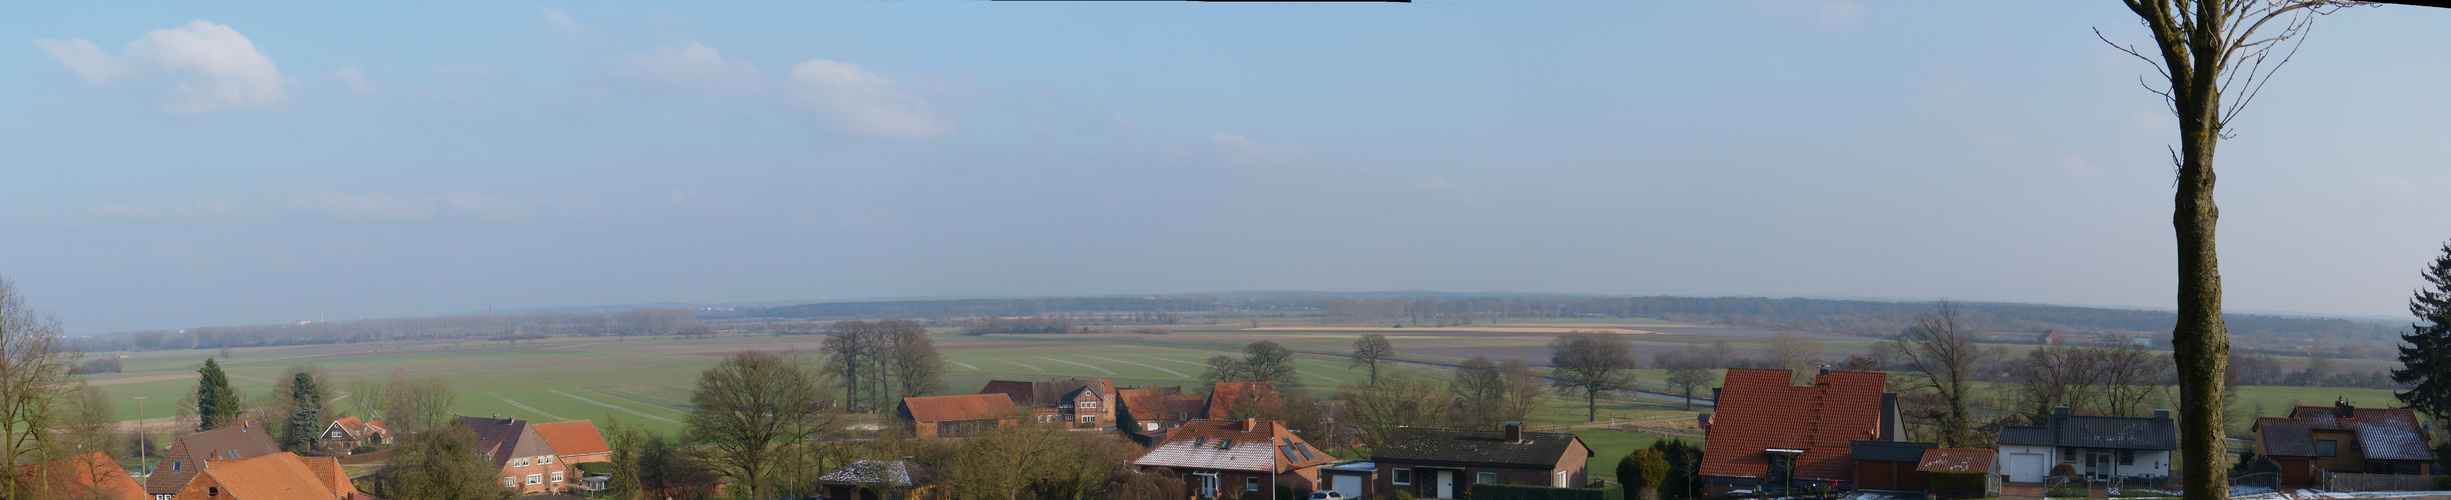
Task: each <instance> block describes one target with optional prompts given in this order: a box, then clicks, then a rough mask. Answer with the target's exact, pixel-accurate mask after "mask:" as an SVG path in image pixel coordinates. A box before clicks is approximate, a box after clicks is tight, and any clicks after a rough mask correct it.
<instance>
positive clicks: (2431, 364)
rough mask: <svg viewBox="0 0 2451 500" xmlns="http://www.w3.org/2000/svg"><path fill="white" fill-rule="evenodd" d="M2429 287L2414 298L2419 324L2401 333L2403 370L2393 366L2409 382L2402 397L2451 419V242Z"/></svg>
mask: <svg viewBox="0 0 2451 500" xmlns="http://www.w3.org/2000/svg"><path fill="white" fill-rule="evenodd" d="M2418 274H2419V275H2421V276H2423V277H2425V281H2426V283H2427V285H2428V286H2427V287H2425V288H2419V289H2417V292H2416V293H2415V294H2414V295H2413V296H2411V297H2409V299H2408V312H2409V314H2413V315H2416V316H2417V323H2415V324H2413V325H2410V328H2409V332H2408V333H2407V334H2404V335H2401V336H2400V341H2401V342H2402V343H2404V344H2406V345H2403V346H2401V347H2400V365H2401V367H2400V368H2399V369H2395V370H2392V371H2391V379H2392V380H2394V381H2398V382H2400V383H2402V384H2408V388H2409V389H2408V390H2407V391H2402V392H2399V393H2396V394H2395V395H2396V396H2399V399H2400V402H2401V403H2403V404H2406V405H2408V407H2409V408H2410V409H2414V410H2417V412H2418V413H2423V414H2425V415H2426V416H2427V417H2429V418H2432V419H2434V420H2436V421H2442V420H2444V419H2447V418H2451V354H2445V351H2451V243H2446V244H2444V245H2443V254H2442V255H2441V256H2438V257H2435V258H2434V265H2432V266H2427V267H2426V269H2425V272H2422V273H2418ZM2434 457H2435V461H2436V462H2440V463H2446V464H2451V462H2446V461H2445V460H2446V459H2447V458H2451V444H2444V445H2440V446H2438V447H2436V448H2435V449H2434Z"/></svg>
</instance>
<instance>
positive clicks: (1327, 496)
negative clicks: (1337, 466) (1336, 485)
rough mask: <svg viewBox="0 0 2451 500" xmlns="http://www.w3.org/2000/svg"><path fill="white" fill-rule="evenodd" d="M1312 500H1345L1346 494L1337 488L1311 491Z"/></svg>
mask: <svg viewBox="0 0 2451 500" xmlns="http://www.w3.org/2000/svg"><path fill="white" fill-rule="evenodd" d="M1311 500H1345V494H1343V493H1337V492H1336V490H1327V491H1317V492H1312V493H1311Z"/></svg>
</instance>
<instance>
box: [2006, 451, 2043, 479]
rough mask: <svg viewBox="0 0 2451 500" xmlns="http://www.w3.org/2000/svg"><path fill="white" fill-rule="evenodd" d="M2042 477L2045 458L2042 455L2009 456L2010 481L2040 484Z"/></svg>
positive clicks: (2014, 454) (2021, 454)
mask: <svg viewBox="0 0 2451 500" xmlns="http://www.w3.org/2000/svg"><path fill="white" fill-rule="evenodd" d="M2042 476H2043V456H2042V454H2041V453H2010V454H2009V455H2008V480H2009V481H2011V482H2018V483H2039V482H2042V480H2043V478H2042Z"/></svg>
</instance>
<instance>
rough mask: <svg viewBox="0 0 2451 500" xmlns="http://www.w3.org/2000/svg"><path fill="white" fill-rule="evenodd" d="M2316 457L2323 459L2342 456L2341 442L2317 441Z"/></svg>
mask: <svg viewBox="0 0 2451 500" xmlns="http://www.w3.org/2000/svg"><path fill="white" fill-rule="evenodd" d="M2315 456H2318V457H2323V458H2332V457H2337V456H2340V442H2339V441H2332V440H2323V441H2316V442H2315Z"/></svg>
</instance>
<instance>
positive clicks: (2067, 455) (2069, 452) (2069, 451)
mask: <svg viewBox="0 0 2451 500" xmlns="http://www.w3.org/2000/svg"><path fill="white" fill-rule="evenodd" d="M2060 461H2062V462H2068V463H2076V461H2077V449H2076V448H2060Z"/></svg>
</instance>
